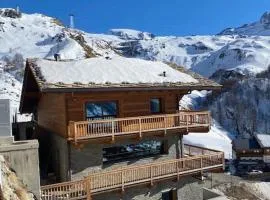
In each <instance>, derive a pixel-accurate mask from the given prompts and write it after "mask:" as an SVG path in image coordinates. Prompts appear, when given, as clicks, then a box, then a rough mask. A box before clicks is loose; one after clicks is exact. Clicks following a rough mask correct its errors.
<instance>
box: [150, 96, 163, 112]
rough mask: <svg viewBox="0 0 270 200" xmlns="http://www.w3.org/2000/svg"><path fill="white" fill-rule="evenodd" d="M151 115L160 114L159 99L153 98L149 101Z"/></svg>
mask: <svg viewBox="0 0 270 200" xmlns="http://www.w3.org/2000/svg"><path fill="white" fill-rule="evenodd" d="M150 109H151V113H161V99H158V98H154V99H151V100H150Z"/></svg>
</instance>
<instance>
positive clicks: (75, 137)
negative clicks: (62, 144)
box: [74, 123, 78, 144]
mask: <svg viewBox="0 0 270 200" xmlns="http://www.w3.org/2000/svg"><path fill="white" fill-rule="evenodd" d="M77 135H78V132H77V124H76V123H74V141H75V144H77Z"/></svg>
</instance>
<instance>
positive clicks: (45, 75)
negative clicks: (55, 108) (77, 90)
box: [28, 56, 220, 89]
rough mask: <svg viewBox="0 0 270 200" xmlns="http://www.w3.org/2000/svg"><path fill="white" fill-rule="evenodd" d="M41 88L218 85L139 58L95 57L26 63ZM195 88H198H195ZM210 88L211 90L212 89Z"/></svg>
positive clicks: (197, 76)
mask: <svg viewBox="0 0 270 200" xmlns="http://www.w3.org/2000/svg"><path fill="white" fill-rule="evenodd" d="M28 63H29V66H30V68H31V69H32V72H33V74H34V76H35V78H36V79H37V81H38V83H39V86H40V88H42V89H44V88H62V87H65V88H69V87H71V88H74V87H84V88H99V87H107V88H108V87H146V86H151V87H155V86H156V87H183V86H185V87H188V86H197V87H198V86H206V87H208V89H209V87H210V88H211V87H220V85H218V84H216V83H214V82H213V81H210V80H208V79H205V78H202V77H201V76H199V75H196V74H195V73H192V72H189V71H187V70H185V69H183V68H180V67H175V66H174V67H173V66H170V65H169V64H165V63H163V62H158V61H146V60H142V59H138V58H124V57H120V56H115V57H113V58H104V57H95V58H89V59H84V60H73V61H53V60H45V59H32V60H28ZM197 89H198V88H197ZM211 89H213V88H211Z"/></svg>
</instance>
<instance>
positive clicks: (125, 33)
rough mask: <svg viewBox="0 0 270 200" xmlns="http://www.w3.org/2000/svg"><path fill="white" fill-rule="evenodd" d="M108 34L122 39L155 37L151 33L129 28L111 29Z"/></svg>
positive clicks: (148, 38)
mask: <svg viewBox="0 0 270 200" xmlns="http://www.w3.org/2000/svg"><path fill="white" fill-rule="evenodd" d="M109 34H112V35H116V36H118V37H120V38H121V39H124V40H150V39H153V38H154V37H155V36H154V34H152V33H148V32H142V31H137V30H131V29H111V30H110V31H109Z"/></svg>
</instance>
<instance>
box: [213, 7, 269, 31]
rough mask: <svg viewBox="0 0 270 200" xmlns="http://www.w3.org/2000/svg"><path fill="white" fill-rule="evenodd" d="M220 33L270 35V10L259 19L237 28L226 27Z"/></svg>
mask: <svg viewBox="0 0 270 200" xmlns="http://www.w3.org/2000/svg"><path fill="white" fill-rule="evenodd" d="M218 35H249V36H251V35H261V36H269V35H270V12H265V13H264V14H263V15H262V16H261V18H260V20H259V21H257V22H253V23H251V24H244V25H242V26H240V27H237V28H226V29H225V30H223V31H221V32H220V33H219V34H218Z"/></svg>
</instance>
